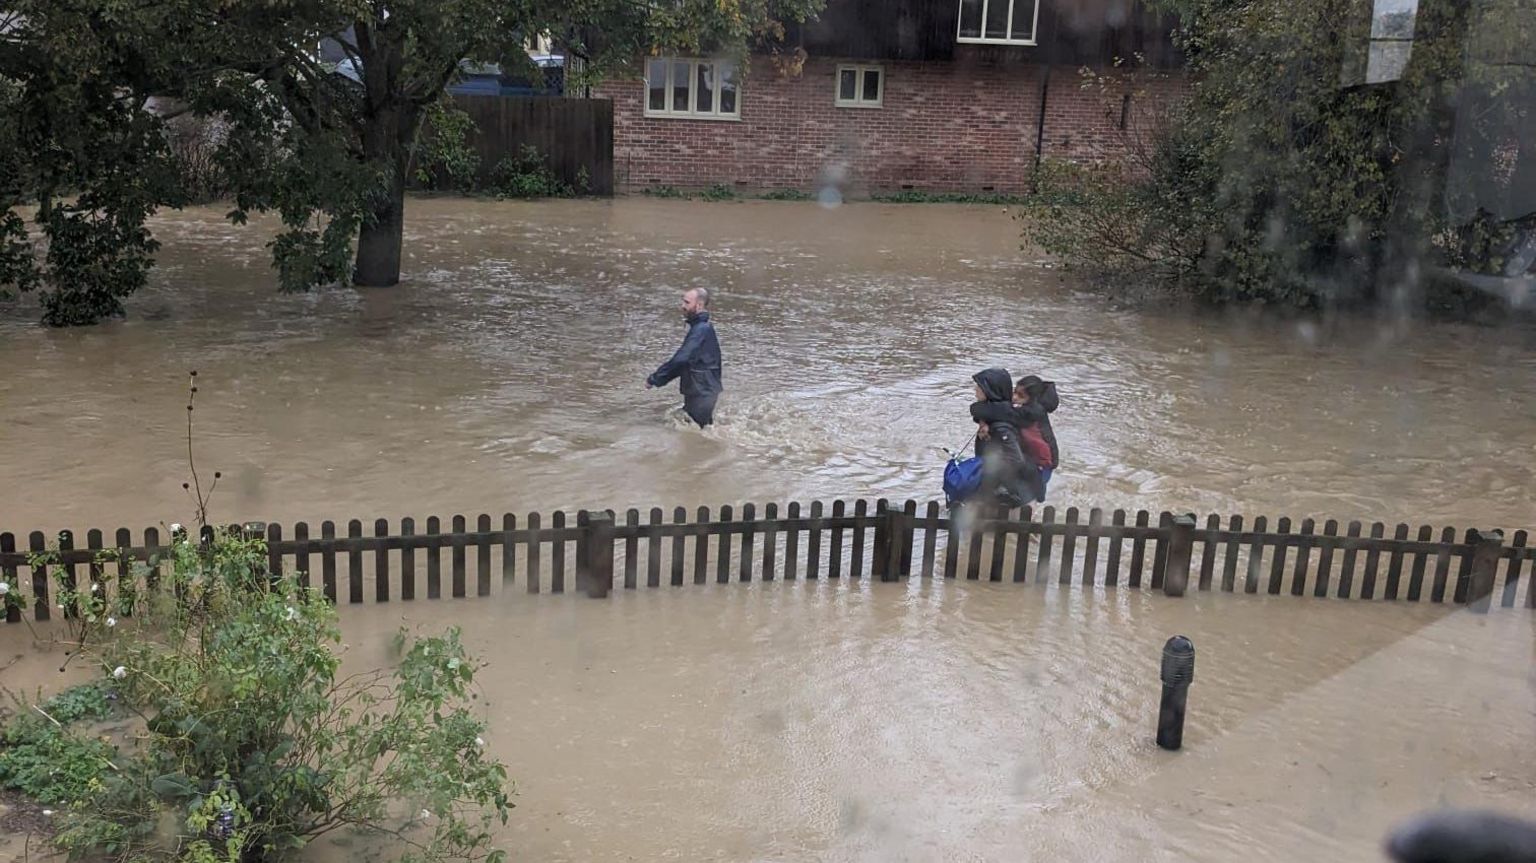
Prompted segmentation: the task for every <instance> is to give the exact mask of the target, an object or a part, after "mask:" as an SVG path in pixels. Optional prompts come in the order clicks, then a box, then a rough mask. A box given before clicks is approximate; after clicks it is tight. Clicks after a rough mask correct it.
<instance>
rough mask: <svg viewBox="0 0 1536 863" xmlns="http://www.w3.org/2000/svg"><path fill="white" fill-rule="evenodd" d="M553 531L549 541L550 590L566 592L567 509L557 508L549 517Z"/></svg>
mask: <svg viewBox="0 0 1536 863" xmlns="http://www.w3.org/2000/svg"><path fill="white" fill-rule="evenodd" d="M549 527H550V530H551V531H552V532H553V536H551V537H550V542H549V592H550V593H565V537H564V536H562V535H561V532H562V531H564V530H565V510H555V513H554V515H551V516H550V518H549Z"/></svg>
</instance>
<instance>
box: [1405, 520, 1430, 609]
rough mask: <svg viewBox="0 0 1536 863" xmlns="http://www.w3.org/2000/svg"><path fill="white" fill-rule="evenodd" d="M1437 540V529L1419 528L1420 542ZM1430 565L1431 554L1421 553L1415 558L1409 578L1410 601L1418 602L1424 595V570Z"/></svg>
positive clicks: (1424, 526)
mask: <svg viewBox="0 0 1536 863" xmlns="http://www.w3.org/2000/svg"><path fill="white" fill-rule="evenodd" d="M1434 538H1435V529H1434V528H1432V527H1430V526H1429V525H1427V524H1426V525H1423V526H1422V527H1420V528H1419V542H1431V541H1433V540H1434ZM1428 564H1429V554H1428V553H1426V552H1422V551H1421V552H1419V553H1418V554H1416V555H1414V556H1413V570H1412V572H1411V574H1410V575H1409V576H1408V601H1409V602H1418V601H1419V597H1421V596H1423V595H1424V568H1425V567H1426V566H1427V565H1428Z"/></svg>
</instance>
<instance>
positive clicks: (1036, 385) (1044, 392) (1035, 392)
mask: <svg viewBox="0 0 1536 863" xmlns="http://www.w3.org/2000/svg"><path fill="white" fill-rule="evenodd" d="M1014 392H1015V393H1023V394H1025V395H1028V396H1029V402H1030V403H1031V404H1034V405H1037V406H1039V407H1040V408H1041V409H1042V410H1044V411H1045V412H1046V413H1051V412H1053V411H1055V410H1056V407H1057V406H1058V405H1059V404H1060V403H1061V399H1060V397H1059V396H1057V395H1056V382H1055V381H1048V380H1044V379H1042V378H1041V377H1040V376H1039V375H1025V376H1024V377H1022V378H1019V383H1018V385H1017V386H1016V387H1015V389H1014Z"/></svg>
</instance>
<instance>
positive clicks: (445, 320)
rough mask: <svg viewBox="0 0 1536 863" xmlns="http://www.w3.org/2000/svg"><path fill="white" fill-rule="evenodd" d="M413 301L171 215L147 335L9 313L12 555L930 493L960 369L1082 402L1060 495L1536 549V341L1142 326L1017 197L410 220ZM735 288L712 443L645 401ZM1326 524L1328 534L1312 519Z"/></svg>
mask: <svg viewBox="0 0 1536 863" xmlns="http://www.w3.org/2000/svg"><path fill="white" fill-rule="evenodd" d="M410 216H411V221H410V223H409V225H408V228H407V231H408V235H409V239H408V248H407V254H408V259H407V262H406V269H407V273H406V276H407V279H406V283H405V284H404V285H403V286H401V287H400V288H397V289H390V290H374V291H352V290H344V291H329V292H321V293H316V294H312V295H306V296H281V295H278V294H276V293H275V292H274V290H273V288H272V284H273V277H272V274H271V272H270V270H269V268H268V256H267V253H266V250H265V248H264V247H263V244H264V242H265V241H266V239H267V235H266V234H265V233H263V232H262V230H261V229H260V228H258V227H252V228H237V227H233V226H230V225H228V224H226V223H224V222H223V221H222V220H221V219H220V214H219V211H217V210H212V209H208V210H192V211H188V212H184V213H179V214H169V215H167V216H165V217H164V218H161V219H159V220H158V221H157V223H156V236H157V237H159V238H160V239H161V240H162V241H163V242H164V243H165V247H164V249H163V251H162V253H161V255H160V259H161V264H160V267H159V268H158V270H157V271H156V273H155V276H154V285H153V286H152V288H151V289H149V290H146V291H145V292H143V293H142V294H141V295H139V296H136V297H134V298H133V299H132V300H131V301H130V302H129V308H130V316H129V318H128V320H126V321H123V322H117V323H112V324H108V325H105V326H101V327H96V328H90V329H83V330H68V331H52V330H47V329H44V328H41V327H37V326H35V325H34V324H33V323H32V321H33V320H35V310H32V309H28V308H14V309H12V310H10V311H9V312H4V311H3V310H0V369H3V370H4V372H3V374H0V429H3V430H4V445H3V446H0V486H3V487H4V488H6V489H7V490H8V493H7V494H4V495H0V530H10V531H30V530H34V529H38V530H44V531H49V532H51V531H53V530H57V529H61V528H66V527H67V528H73V529H75V530H77V531H78V530H83V529H84V528H88V527H100V528H103V529H106V530H111V529H113V528H116V527H118V526H120V525H122V524H127V525H128V526H131V527H133V528H135V529H137V528H140V527H143V526H144V525H145V524H147V523H154V522H156V521H167V522H169V521H181V522H187V521H190V520H191V515H192V507H191V505H190V501H189V499H188V498H187V496H186V495H185V493H184V492H183V491H182V489H181V484H182V482H183V481H184V480H185V479H186V478H187V469H186V463H185V462H186V444H185V440H184V436H185V432H186V429H185V426H184V421H185V416H186V413H185V409H184V400H185V372H186V371H187V370H188V369H197V370H198V371H199V372H200V378H199V380H200V381H201V382H202V387H201V392H200V393H199V394H198V410H197V413H196V418H197V452H198V455H199V466H200V468H201V469H202V472H203V474H204V476H205V477H206V476H207V475H208V474H210V473H212V472H213V471H214V470H220V471H222V472H223V474H224V480H223V481H222V482H221V483H220V485H219V489H218V492H217V493H216V495H215V498H214V503H213V508H212V511H213V514H214V516H215V517H216V518H218V519H220V520H230V521H232V520H246V519H261V520H279V521H284V522H290V521H296V520H307V521H310V522H311V523H313V522H316V521H320V520H323V519H335V520H338V521H342V520H346V519H351V518H362V519H364V520H367V519H371V518H375V517H387V518H390V519H392V520H393V519H398V518H400V517H403V516H407V515H410V516H414V517H416V518H417V519H418V521H419V520H421V518H423V517H424V516H426V515H432V514H438V515H443V516H447V515H451V514H453V513H458V512H462V513H466V514H469V515H471V518H472V517H473V515H474V514H476V513H479V512H490V513H501V512H507V511H514V512H526V511H529V510H535V509H538V510H548V509H552V508H556V507H568V508H574V507H590V508H605V507H611V508H614V509H624V508H627V507H630V506H639V507H642V508H649V507H650V506H654V505H660V506H663V507H666V508H668V509H670V508H671V507H673V506H689V507H692V506H696V505H700V504H704V505H709V506H717V505H719V504H723V503H732V504H735V503H740V502H743V501H748V500H751V501H755V502H758V503H759V504H761V503H763V502H766V501H770V500H778V501H781V502H782V501H785V500H789V499H801V500H804V499H808V498H821V499H826V498H831V497H855V496H866V497H881V496H883V497H890V498H893V499H895V498H908V497H911V498H917V499H919V500H926V499H931V498H933V497H934V496H936V495H937V494H938V491H939V482H940V476H939V475H940V470H941V466H942V457H941V456H940V455H939V454H938V452H937V449H936V448H937V447H940V446H950V447H956V446H959V445H960V444H962V443H963V442H964V441H965V440H966V439H967V437H968V432H969V429H970V423H969V421H968V419H967V416H968V415H967V413H966V404H967V402H968V401H969V398H970V389H971V387H970V383H969V378H970V375H971V373H973V372H974V371H976V370H977V369H979V368H981V367H983V366H986V365H991V364H1000V365H1003V366H1006V367H1008V368H1009V369H1011V370H1013V371H1015V373H1024V372H1037V373H1040V374H1043V375H1045V376H1047V377H1049V378H1052V379H1054V380H1056V381H1058V382H1059V385H1060V389H1061V392H1062V403H1063V406H1062V408H1061V410H1060V411H1059V412H1058V414H1057V416H1056V418H1055V425H1056V429H1057V433H1058V435H1059V437H1060V438H1061V440H1062V448H1063V461H1064V465H1063V467H1062V469H1061V470H1060V471H1059V472H1058V474H1057V478H1056V479H1055V480H1054V481H1053V487H1052V498H1053V502H1055V503H1063V502H1070V503H1072V504H1075V505H1079V506H1082V507H1084V509H1086V508H1087V507H1088V506H1103V507H1105V508H1106V509H1109V508H1114V507H1122V506H1123V507H1127V508H1142V507H1145V508H1148V509H1153V510H1161V509H1172V510H1175V511H1178V510H1191V511H1195V512H1209V511H1217V512H1242V513H1244V514H1245V515H1248V516H1249V517H1250V518H1251V517H1252V516H1254V515H1259V514H1264V515H1268V516H1270V518H1271V519H1272V520H1273V519H1274V518H1275V517H1277V516H1280V515H1288V516H1291V517H1292V518H1294V519H1297V520H1299V519H1300V518H1301V517H1303V516H1313V517H1317V518H1319V519H1322V518H1326V517H1336V518H1340V519H1344V520H1347V519H1351V518H1360V519H1362V520H1365V521H1373V520H1378V519H1379V520H1382V521H1387V522H1392V521H1396V520H1405V521H1411V522H1415V523H1424V522H1430V523H1446V524H1455V525H1458V526H1484V527H1486V526H1503V527H1527V526H1530V525H1529V524H1528V522H1530V521H1531V520H1532V518H1531V516H1532V514H1533V513H1536V335H1533V330H1532V328H1530V327H1529V326H1514V325H1511V326H1507V327H1494V328H1477V327H1469V326H1451V325H1427V324H1421V325H1412V326H1403V325H1390V326H1389V325H1386V324H1382V323H1379V322H1376V321H1369V320H1336V321H1329V322H1321V323H1319V322H1314V321H1299V322H1298V321H1290V322H1286V321H1281V320H1277V319H1274V318H1272V317H1266V316H1246V317H1240V318H1236V317H1228V316H1220V317H1215V316H1198V315H1191V314H1186V313H1172V312H1158V311H1157V310H1141V311H1122V310H1115V309H1113V308H1111V307H1110V305H1109V304H1107V303H1106V302H1105V301H1104V300H1103V299H1102V298H1100V297H1098V296H1096V295H1092V294H1088V293H1085V292H1083V291H1080V290H1077V289H1075V288H1074V285H1073V283H1072V282H1071V281H1070V280H1069V279H1065V278H1064V277H1063V276H1062V275H1061V274H1059V273H1057V272H1055V271H1052V270H1050V269H1047V268H1046V267H1044V266H1042V264H1041V262H1040V261H1039V260H1037V256H1036V255H1035V254H1033V253H1029V252H1021V251H1020V250H1019V248H1018V234H1017V228H1016V225H1015V223H1014V222H1013V221H1012V220H1011V219H1010V218H1009V215H1008V214H1007V213H1005V212H1004V211H1003V210H1002V208H999V207H960V206H911V205H907V206H902V205H878V204H855V205H849V206H844V207H841V208H837V209H830V210H829V209H823V208H821V207H818V206H816V205H814V204H809V203H792V202H738V203H730V202H727V203H714V204H710V203H699V202H678V201H652V200H646V199H620V200H616V201H564V202H544V203H498V202H489V201H462V200H451V199H436V200H417V201H412V202H411V204H410ZM695 285H707V286H709V287H711V288H713V289H716V291H717V296H718V302H717V305H716V320H717V323H718V326H719V330H720V333H721V338H722V341H723V345H724V351H725V355H726V370H725V377H726V387H727V393H726V397H725V399H724V400H723V401H722V408H721V413H722V417H721V422H720V425H719V427H718V428H717V429H716V430H714V431H713V432H711V433H709V434H700V433H698V432H697V431H694V430H692V429H690V428H688V427H687V425H686V423H684V422H681V421H679V420H678V418H677V417H676V415H674V414H669V411H670V410H671V409H672V408H673V407H674V405H675V404H676V402H677V401H678V399H677V396H676V393H675V390H670V391H668V392H666V393H661V392H647V391H646V390H645V389H644V386H643V383H642V382H643V379H644V377H645V375H646V374H647V373H648V372H649V371H650V370H651V369H653V368H654V367H655V366H656V364H658V363H659V362H660V361H661V360H663V359H665V358H666V357H667V356H669V355H670V352H671V351H672V350H673V349H674V348H675V347H676V345H677V343H678V342H679V341H680V339H681V337H682V332H683V329H682V326H681V323H680V321H679V320H678V315H677V312H676V305H677V294H678V293H679V292H680V291H681V290H682V289H684V288H687V287H691V286H695ZM1319 523H1321V522H1319Z"/></svg>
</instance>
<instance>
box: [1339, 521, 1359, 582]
mask: <svg viewBox="0 0 1536 863" xmlns="http://www.w3.org/2000/svg"><path fill="white" fill-rule="evenodd" d="M1361 527H1362V525H1361V524H1360V522H1358V521H1352V522H1350V523H1349V532H1348V534H1347V537H1346V539H1345V545H1344V558H1343V560H1341V561H1340V562H1339V594H1338V596H1339V599H1349V597H1350V595H1351V594H1352V593H1353V592H1354V587H1355V559H1356V557H1357V556H1358V555H1359V553H1360V530H1361Z"/></svg>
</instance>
